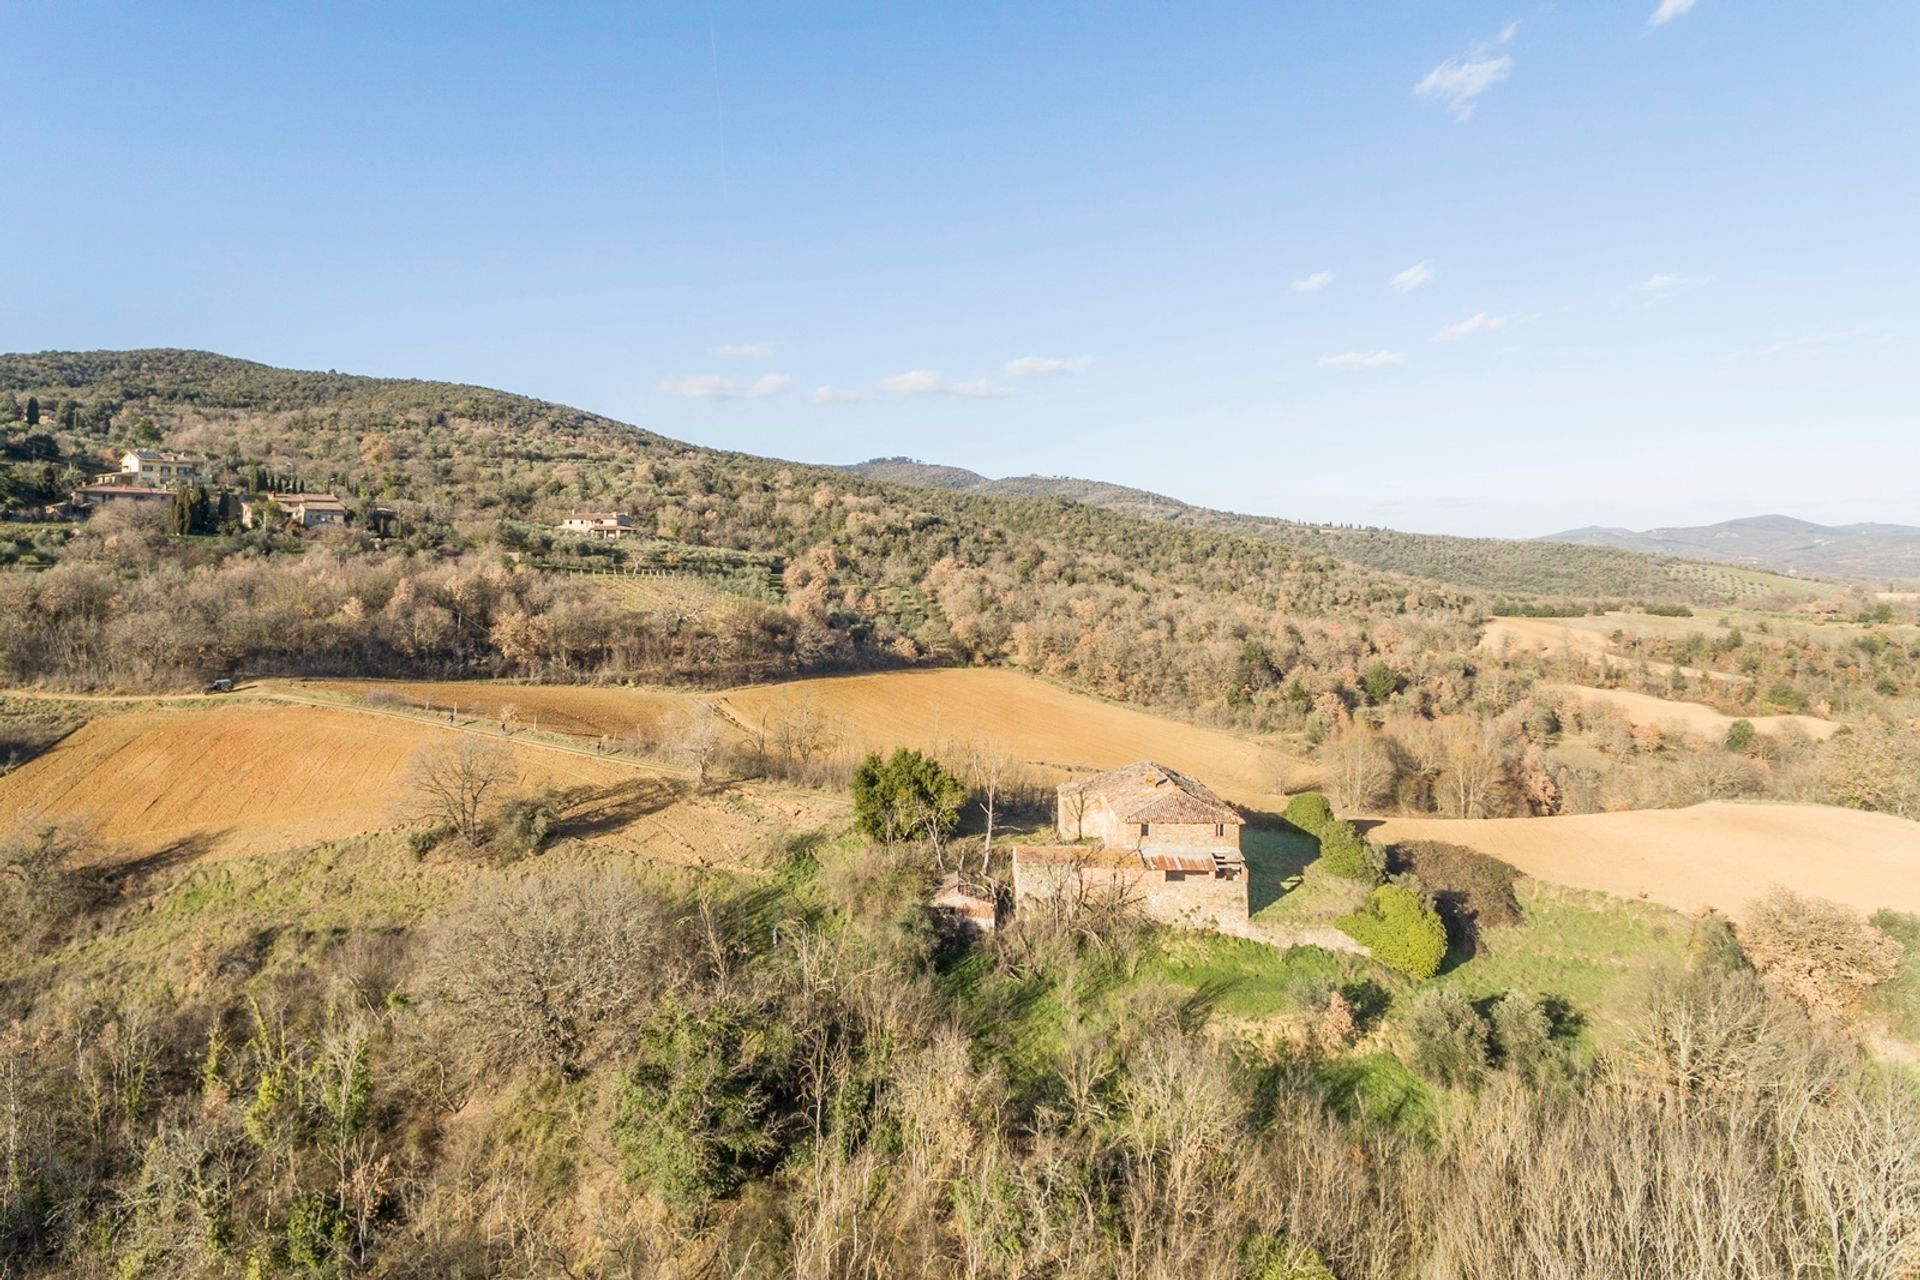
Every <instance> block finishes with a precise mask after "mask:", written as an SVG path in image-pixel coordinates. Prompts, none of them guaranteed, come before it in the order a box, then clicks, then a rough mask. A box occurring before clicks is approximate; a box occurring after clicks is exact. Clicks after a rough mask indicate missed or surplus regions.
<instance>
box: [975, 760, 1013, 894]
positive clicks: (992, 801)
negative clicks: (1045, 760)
mask: <svg viewBox="0 0 1920 1280" xmlns="http://www.w3.org/2000/svg"><path fill="white" fill-rule="evenodd" d="M966 761H967V763H966V770H967V785H968V786H969V787H971V788H972V789H973V794H974V803H975V804H976V805H978V806H979V808H980V816H981V817H982V818H984V819H985V820H986V824H987V833H986V839H985V841H984V842H983V843H982V844H981V847H980V869H981V870H982V871H985V870H986V869H987V860H988V859H989V858H991V857H992V856H993V825H994V820H995V818H996V817H997V815H998V814H999V809H1000V794H1001V792H1002V791H1003V790H1004V789H1005V788H1006V786H1007V784H1008V783H1009V782H1010V781H1011V780H1012V777H1013V770H1014V759H1013V753H1012V752H1010V751H1008V750H1007V749H1006V748H1005V747H1003V746H1001V745H1000V744H998V743H997V742H996V743H985V742H970V743H968V744H967V752H966Z"/></svg>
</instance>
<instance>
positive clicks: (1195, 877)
mask: <svg viewBox="0 0 1920 1280" xmlns="http://www.w3.org/2000/svg"><path fill="white" fill-rule="evenodd" d="M1055 805H1056V807H1055V810H1054V827H1055V830H1056V833H1057V834H1058V836H1059V841H1060V843H1058V844H1052V845H1019V846H1016V847H1015V848H1014V851H1013V896H1014V904H1015V909H1016V910H1018V909H1019V907H1020V905H1021V904H1022V903H1026V902H1038V901H1040V900H1043V899H1047V898H1057V897H1059V896H1061V895H1063V894H1064V895H1076V894H1080V893H1084V892H1087V891H1104V892H1117V893H1122V894H1124V895H1125V896H1126V897H1128V898H1129V899H1131V900H1132V901H1134V902H1136V903H1138V905H1139V906H1140V908H1141V909H1142V910H1144V911H1145V912H1146V913H1147V914H1148V915H1150V916H1152V917H1154V918H1155V919H1158V920H1164V921H1166V922H1167V923H1169V924H1179V925H1187V926H1190V927H1194V928H1215V929H1224V930H1228V931H1238V930H1239V929H1241V928H1242V927H1243V926H1244V925H1245V924H1246V921H1247V861H1246V858H1245V856H1244V855H1243V854H1242V852H1241V848H1240V832H1241V828H1242V827H1243V826H1244V825H1245V820H1244V819H1242V818H1241V816H1240V814H1239V813H1238V812H1237V811H1236V810H1235V809H1234V808H1233V806H1232V805H1230V804H1228V803H1227V802H1226V801H1224V800H1222V799H1221V798H1220V797H1219V796H1217V795H1215V794H1214V793H1213V792H1212V791H1209V790H1208V789H1207V788H1206V786H1204V785H1203V784H1202V783H1200V782H1198V781H1196V780H1195V779H1193V778H1190V777H1188V776H1187V775H1186V774H1183V773H1178V772H1176V771H1175V770H1172V769H1169V768H1167V767H1166V766H1165V765H1159V764H1154V763H1152V762H1151V761H1141V762H1140V763H1139V764H1130V765H1127V766H1126V767H1124V768H1120V769H1111V770H1108V771H1107V772H1106V773H1098V774H1095V775H1094V776H1092V777H1090V778H1083V779H1081V780H1079V781H1077V782H1069V783H1067V784H1065V785H1064V786H1062V787H1061V788H1060V789H1059V792H1058V795H1057V798H1056V801H1055Z"/></svg>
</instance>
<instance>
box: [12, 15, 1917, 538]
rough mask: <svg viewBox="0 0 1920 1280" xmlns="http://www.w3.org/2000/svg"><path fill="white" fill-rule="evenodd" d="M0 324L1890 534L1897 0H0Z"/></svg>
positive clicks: (874, 434)
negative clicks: (2, 181)
mask: <svg viewBox="0 0 1920 1280" xmlns="http://www.w3.org/2000/svg"><path fill="white" fill-rule="evenodd" d="M5 28H6V36H7V39H6V42H5V44H6V48H7V58H6V71H5V73H4V74H0V156H4V157H5V159H6V161H7V163H6V166H5V168H6V171H7V173H8V175H9V182H8V186H9V188H10V190H9V193H8V197H7V198H6V200H5V201H4V202H0V231H3V232H4V236H5V244H6V246H7V249H8V252H7V253H5V254H4V255H3V256H0V348H4V349H6V350H41V349H47V348H94V347H133V346H185V347H200V348H207V349H211V350H216V351H221V352H225V353H228V354H232V355H237V356H243V357H247V358H250V359H256V360H262V361H266V362H269V363H273V364H279V365H289V366H295V367H303V368H336V369H340V370H342V371H350V372H357V373H369V374H383V375H396V376H418V377H433V378H446V379H453V380H458V381H466V382H478V383H483V384H487V385H490V386H497V387H501V388H504V389H507V390H512V391H520V392H525V393H529V394H534V395H540V396H545V397H548V398H551V399H555V400H560V401H565V402H567V403H571V404H576V405H579V406H582V407H584V408H589V409H593V410H597V411H600V412H603V413H607V414H610V415H612V416H614V417H618V418H621V419H623V420H626V421H630V422H634V423H636V424H639V425H641V426H645V427H647V428H649V429H652V430H656V431H660V432H663V433H665V434H668V435H672V436H676V437H679V438H682V439H686V440H690V441H695V442H699V443H702V444H711V445H717V446H722V447H729V448H737V449H744V450H750V451H753V452H756V453H767V454H774V455H778V456H783V457H792V458H799V459H804V460H808V461H822V462H846V461H854V460H857V459H861V458H866V457H870V456H874V455H878V454H908V455H912V456H916V457H922V458H926V459H929V460H935V461H942V462H950V463H956V464H959V465H963V466H969V467H972V468H974V469H976V470H979V471H982V472H986V473H988V474H993V475H1002V474H1017V473H1024V472H1041V473H1048V474H1055V473H1060V474H1078V475H1090V476H1095V477H1098V478H1102V479H1109V480H1114V481H1119V482H1122V483H1128V484H1135V485H1140V486H1143V487H1147V488H1152V489H1157V490H1161V491H1164V492H1167V493H1172V494H1175V495H1177V496H1179V497H1182V498H1186V499H1189V500H1193V501H1198V502H1204V503H1208V504H1210V505H1214V506H1222V507H1229V508H1234V509H1238V510H1246V511H1257V512H1262V513H1268V514H1275V515H1285V516H1293V517H1298V518H1306V519H1321V520H1341V521H1351V522H1359V523H1374V524H1388V525H1393V526H1397V527H1401V528H1408V529H1415V530H1422V531H1444V532H1465V533H1497V534H1512V535H1525V534H1535V533H1544V532H1548V531H1551V530H1555V529H1559V528H1565V527H1569V526H1574V525H1582V524H1589V523H1598V524H1621V525H1631V526H1634V527H1642V526H1646V525H1652V524H1663V523H1694V522H1701V521H1709V520H1715V519H1722V518H1726V517H1730V516H1736V515H1742V514H1757V513H1759V512H1763V511H1774V510H1779V511H1786V512H1789V513H1791V514H1796V515H1802V516H1805V517H1807V518H1811V519H1820V520H1831V521H1842V520H1857V519H1879V520H1893V521H1901V522H1907V523H1915V524H1920V341H1917V340H1916V339H1917V336H1920V335H1916V332H1915V325H1914V319H1913V316H1914V306H1913V302H1914V299H1915V297H1916V293H1917V292H1920V288H1917V286H1920V143H1917V142H1916V139H1917V138H1920V5H1915V4H1913V3H1912V2H1911V0H1847V2H1846V3H1843V4H1815V3H1812V2H1811V0H1799V2H1796V3H1789V2H1787V0H1694V2H1693V3H1691V4H1688V3H1685V2H1684V0H1579V2H1577V3H1576V2H1575V0H1561V2H1560V3H1558V4H1547V5H1540V4H1537V3H1536V4H1518V5H1500V4H1485V3H1441V2H1438V0H1425V2H1422V3H1402V4H1385V3H1382V4H1368V3H1355V2H1354V0H1326V2H1324V3H1312V4H1292V3H1266V4H1213V3H1201V2H1196V0H1189V2H1188V3H1182V4H1178V5H1174V4H1160V5H1148V4H1141V3H1124V2H1115V3H1107V4H1101V5H1065V4H1036V3H1033V2H1032V0H1028V2H1027V3H1024V4H1014V3H1004V4H1003V3H994V2H990V0H978V2H974V3H968V4H964V5H961V4H945V5H933V4H910V3H892V4H878V3H876V4H870V5H846V4H828V3H820V4H811V5H792V4H789V5H772V4H746V3H740V2H738V0H698V2H695V0H689V2H687V3H676V4H658V5H632V6H627V5H598V4H588V3H576V4H568V5H554V6H534V5H487V4H452V3H447V4H415V5H405V4H397V3H395V4H378V5H376V4H355V3H337V4H319V3H315V4H305V5H291V4H289V5H258V4H199V5H186V4H178V5H133V4H124V5H103V4H93V3H87V2H85V0H64V2H62V3H57V4H55V3H25V2H23V3H19V4H15V5H12V6H10V7H9V10H8V17H7V22H6V24H5Z"/></svg>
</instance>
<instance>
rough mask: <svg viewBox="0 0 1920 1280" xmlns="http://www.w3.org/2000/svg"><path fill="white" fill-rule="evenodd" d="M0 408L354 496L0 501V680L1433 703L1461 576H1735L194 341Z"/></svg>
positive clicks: (62, 436) (48, 432) (41, 368)
mask: <svg viewBox="0 0 1920 1280" xmlns="http://www.w3.org/2000/svg"><path fill="white" fill-rule="evenodd" d="M29 417H33V418H36V419H37V421H35V422H31V423H29V422H28V421H27V419H28V418H29ZM0 418H10V419H11V421H12V422H13V423H14V424H15V425H14V428H13V430H12V432H11V434H10V436H9V444H8V450H9V457H8V461H7V464H6V466H7V478H8V483H9V486H10V491H12V492H14V493H16V494H18V493H23V492H28V491H36V490H37V491H38V492H39V494H40V496H41V497H42V498H43V499H48V500H50V499H53V498H56V497H58V496H59V495H60V493H61V492H62V491H63V490H65V489H67V488H69V487H71V485H72V484H73V483H76V482H77V481H79V480H80V479H82V478H84V477H85V476H86V475H87V474H88V473H89V472H92V471H97V470H99V469H101V468H102V467H103V466H107V465H109V464H110V459H111V458H113V457H114V456H115V453H116V451H117V450H118V449H121V448H124V447H128V446H137V445H152V446H164V447H165V448H168V449H174V450H180V451H184V452H187V453H189V454H192V455H194V456H195V457H197V458H200V459H202V460H204V465H205V466H206V468H207V470H208V471H210V472H211V473H212V475H213V478H214V479H215V480H216V481H217V482H225V483H230V484H234V485H236V486H240V487H251V488H261V489H280V490H288V489H325V490H329V491H332V492H334V493H337V494H339V495H340V496H341V497H342V498H343V499H345V500H346V502H347V504H348V506H349V507H350V508H351V509H352V510H353V511H354V512H355V513H356V515H357V519H356V522H355V526H354V528H352V529H350V530H344V531H333V532H329V533H327V534H324V535H317V536H308V537H295V536H292V535H286V534H282V533H276V532H273V531H270V530H265V529H256V530H251V531H241V530H238V529H237V528H235V527H232V526H231V525H219V524H216V523H214V522H212V521H200V519H199V518H198V517H193V518H192V519H191V520H190V521H189V523H192V524H193V525H194V527H193V528H192V530H191V532H192V533H193V534H195V535H196V536H191V537H187V538H184V539H182V538H178V537H169V536H168V534H167V532H166V530H165V528H164V527H162V525H161V523H160V522H158V521H154V520H139V519H134V518H133V517H131V516H127V515H125V514H123V513H121V512H107V513H103V514H102V515H100V516H97V517H95V518H94V519H93V520H91V521H89V522H87V523H86V524H85V525H82V526H78V527H77V528H76V527H75V526H72V525H38V526H35V525H15V526H11V527H10V528H9V531H8V532H6V533H4V534H0V563H13V564H16V565H19V566H25V567H33V568H37V569H39V570H41V571H40V572H38V573H35V574H8V575H6V576H5V577H4V578H0V676H4V678H6V679H9V680H15V681H20V680H39V681H51V682H55V683H63V684H68V685H76V684H77V685H118V686H151V685H162V684H169V683H171V684H176V685H177V684H180V683H188V682H192V681H196V680H200V679H204V678H210V677H212V676H214V675H221V674H232V673H271V672H299V673H306V674H403V673H416V674H434V673H453V674H468V675H472V674H525V675H540V676H543V677H546V678H559V679H582V678H609V677H615V678H630V677H634V676H643V677H660V676H673V677H685V678H695V679H707V680H743V679H762V678H767V677H771V676H778V675H782V674H790V673H798V672H806V671H819V670H831V669H845V668H849V667H857V666H874V665H891V664H900V663H920V662H935V663H941V662H963V663H970V662H991V663H1008V664H1012V665H1016V666H1020V667H1023V668H1025V669H1028V670H1032V671H1035V672H1038V673H1041V674H1045V675H1049V676H1052V677H1054V678H1057V679H1061V680H1064V681H1066V682H1067V683H1069V684H1072V685H1075V686H1077V687H1079V688H1083V689H1087V690H1089V691H1092V692H1096V693H1100V694H1103V695H1106V696H1110V697H1118V698H1125V699H1128V700H1131V701H1134V702H1138V703H1143V704H1147V705H1156V706H1164V707H1172V708H1177V709H1180V710H1182V711H1184V712H1187V713H1194V712H1198V711H1206V712H1207V713H1208V714H1210V715H1215V716H1220V717H1225V718H1231V719H1238V720H1244V721H1248V722H1258V721H1259V720H1260V718H1261V715H1262V709H1263V708H1273V707H1277V706H1280V705H1281V704H1283V703H1284V705H1285V707H1286V708H1287V714H1289V715H1293V716H1295V717H1296V718H1297V716H1298V714H1299V713H1302V712H1304V711H1306V710H1307V709H1308V708H1309V707H1311V706H1312V705H1314V704H1315V703H1316V702H1318V701H1322V700H1323V696H1324V698H1327V699H1332V701H1333V702H1337V703H1339V704H1340V705H1342V706H1352V705H1358V704H1360V703H1361V702H1362V701H1364V700H1366V699H1367V697H1368V695H1367V693H1366V691H1365V690H1364V689H1362V688H1361V683H1362V682H1361V679H1360V671H1361V669H1362V668H1363V667H1364V666H1365V665H1366V664H1367V663H1369V662H1379V661H1390V662H1391V663H1392V664H1393V666H1394V668H1395V670H1396V672H1397V673H1398V674H1397V676H1396V678H1397V679H1398V680H1400V681H1401V682H1402V683H1403V687H1407V688H1418V689H1420V690H1422V691H1423V692H1422V694H1421V696H1422V698H1423V699H1425V700H1428V701H1430V702H1431V704H1432V705H1433V706H1435V707H1437V708H1439V709H1441V710H1445V709H1447V708H1449V707H1451V706H1457V705H1459V704H1460V703H1461V702H1462V701H1463V700H1465V699H1468V698H1470V697H1471V696H1472V693H1471V672H1470V669H1469V667H1468V664H1466V663H1465V662H1464V661H1463V660H1462V659H1461V658H1460V657H1459V656H1458V655H1460V654H1461V653H1463V652H1464V651H1465V650H1467V649H1469V648H1470V647H1471V641H1472V637H1473V630H1472V623H1473V620H1474V619H1475V618H1477V617H1478V616H1480V615H1481V612H1482V611H1483V610H1484V608H1485V607H1486V605H1487V603H1488V602H1487V601H1486V600H1484V599H1483V598H1481V597H1480V596H1479V595H1478V594H1477V593H1476V592H1475V591H1474V590H1472V589H1471V588H1463V587H1461V586H1458V585H1448V583H1450V582H1451V583H1460V582H1466V583H1480V584H1485V583H1488V582H1517V583H1522V584H1524V593H1525V594H1528V595H1537V594H1541V593H1551V594H1566V595H1571V594H1580V595H1600V594H1620V595H1629V596H1631V595H1633V594H1643V595H1645V596H1646V597H1648V598H1666V597H1669V596H1672V595H1674V594H1677V593H1681V592H1682V591H1683V589H1684V590H1685V591H1687V592H1691V593H1693V594H1695V596H1696V598H1697V597H1699V596H1712V595H1714V594H1716V593H1719V592H1721V590H1722V588H1723V587H1724V585H1725V584H1716V583H1715V582H1714V581H1712V580H1711V579H1708V578H1704V577H1699V576H1694V577H1688V576H1685V575H1700V574H1702V573H1703V572H1704V571H1703V570H1702V568H1701V567H1700V566H1695V565H1682V564H1680V562H1663V561H1657V560H1652V559H1648V558H1644V557H1637V556H1633V555H1628V554H1625V553H1619V552H1611V551H1598V550H1592V549H1586V548H1570V547H1556V546H1552V545H1549V544H1542V543H1520V544H1508V543H1480V542H1473V541H1468V540H1461V539H1428V538H1419V537H1414V536H1410V535H1399V534H1388V533H1368V532H1364V531H1353V530H1330V531H1318V532H1316V531H1311V530H1307V529H1304V528H1301V527H1299V526H1291V525H1285V524H1284V523H1283V522H1274V521H1256V520H1253V519H1252V518H1250V517H1235V516H1227V515H1222V514H1220V513H1211V512H1201V511H1198V510H1194V511H1192V512H1191V513H1190V516H1183V517H1182V518H1181V519H1179V520H1174V521H1168V520H1147V519H1137V518H1133V517H1130V516H1127V515H1124V514H1121V513H1117V512H1114V511H1109V510H1106V509H1104V508H1102V507H1100V506H1097V505H1092V504H1090V503H1082V502H1067V501H1061V500H1053V499H1049V500H1034V499H1024V498H995V497H989V496H981V495H977V494H973V493H967V492H955V491H950V490H944V489H934V488H914V487H904V486H899V485H890V484H885V483H880V482H876V481H871V480H867V479H863V478H861V477H858V476H854V475H849V474H847V473H845V472H843V471H839V470H836V469H832V468H824V467H808V466H803V465H799V464H794V463H788V462H781V461H776V460H770V459H764V458H756V457H751V456H747V455H741V454H731V453H722V452H716V451H713V450H707V449H700V448H695V447H693V446H689V445H685V444H681V443H678V442H675V441H672V440H668V439H665V438H663V437H660V436H657V435H653V434H650V433H648V432H645V431H641V430H638V429H636V428H633V427H629V426H626V425H624V424H621V423H618V422H614V421H611V420H609V419H606V418H602V417H599V416H597V415H594V414H591V413H586V412H583V411H580V410H576V409H570V408H567V407H565V406H561V405H555V404H549V403H544V402H541V401H535V400H530V399H526V398H524V397H519V396H512V395H507V394H504V393H501V392H496V391H488V390H484V389H479V388H474V387H464V386H454V385H449V384H442V383H430V382H418V381H403V380H391V379H372V378H358V377H348V376H344V375H339V374H333V373H296V372H289V371H285V370H277V369H270V368H267V367H265V366H261V365H255V364H249V363H246V362H244V361H239V360H233V359H228V358H225V357H221V356H215V355H209V354H205V353H198V352H186V351H140V352H96V353H84V354H41V355H16V356H6V357H0ZM579 510H619V511H623V512H627V513H630V514H631V515H632V516H633V518H634V521H635V524H636V526H637V527H638V529H640V530H641V531H642V532H643V533H645V534H648V535H651V536H649V537H646V538H643V539H636V540H632V541H630V542H624V543H621V544H619V545H614V544H609V543H590V542H583V541H577V540H573V539H569V538H565V537H562V536H560V535H558V534H557V533H556V531H555V528H554V526H555V525H556V524H557V523H558V522H559V521H560V520H561V519H562V518H563V517H564V516H565V515H566V514H567V513H569V512H572V511H579ZM189 514H190V513H189ZM375 533H378V534H380V535H381V536H378V537H376V536H373V535H374V534H375ZM1362 553H1364V554H1362ZM1362 559H1364V560H1366V561H1368V562H1369V563H1367V564H1360V563H1355V561H1357V560H1362ZM636 563H644V564H648V565H655V566H658V567H660V568H662V569H663V570H665V571H669V572H674V573H680V574H686V573H693V572H698V573H701V574H703V575H705V577H706V580H710V581H711V580H715V578H716V575H718V576H720V577H723V578H724V579H725V581H724V585H727V586H729V587H733V588H738V590H737V591H735V592H734V594H733V596H732V597H731V599H732V604H731V605H729V606H728V607H726V608H703V609H701V610H697V611H696V610H689V609H686V608H682V607H679V606H678V605H675V604H672V603H662V602H654V603H652V604H649V605H646V606H636V605H632V604H627V603H610V602H609V598H608V596H607V595H606V594H605V593H604V592H603V591H601V590H599V589H598V588H597V586H596V581H597V580H596V579H595V578H594V577H593V576H591V575H590V574H586V573H582V572H576V571H582V570H591V569H604V568H608V567H632V566H633V565H634V564H636ZM1592 566H1600V567H1601V569H1602V570H1604V571H1599V570H1594V571H1590V569H1591V567H1592ZM530 571H536V572H530ZM770 571H771V573H773V574H777V577H772V578H770V576H769V574H770ZM1513 589H1514V590H1516V591H1520V590H1521V589H1522V588H1521V587H1515V588H1513ZM1329 710H1331V704H1329Z"/></svg>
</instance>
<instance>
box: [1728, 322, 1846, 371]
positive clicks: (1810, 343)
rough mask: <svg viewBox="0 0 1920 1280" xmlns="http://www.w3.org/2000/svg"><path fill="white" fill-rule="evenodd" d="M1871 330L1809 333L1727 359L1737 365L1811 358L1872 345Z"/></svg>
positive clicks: (1755, 348) (1736, 354)
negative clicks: (1821, 354)
mask: <svg viewBox="0 0 1920 1280" xmlns="http://www.w3.org/2000/svg"><path fill="white" fill-rule="evenodd" d="M1874 336H1875V335H1874V332H1873V330H1871V329H1842V330H1839V331H1837V332H1834V333H1809V334H1805V335H1803V336H1801V337H1798V338H1788V339H1787V340H1785V341H1784V342H1769V343H1767V344H1766V345H1765V346H1762V347H1754V348H1753V349H1751V350H1749V351H1735V352H1733V353H1732V354H1731V355H1729V356H1728V357H1727V359H1729V360H1731V361H1733V362H1735V363H1743V362H1745V361H1749V360H1780V359H1786V358H1790V357H1796V356H1811V355H1816V354H1818V353H1820V352H1822V351H1828V350H1831V349H1833V348H1834V347H1851V346H1855V345H1863V346H1864V345H1870V344H1871V342H1872V340H1873V339H1874Z"/></svg>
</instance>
